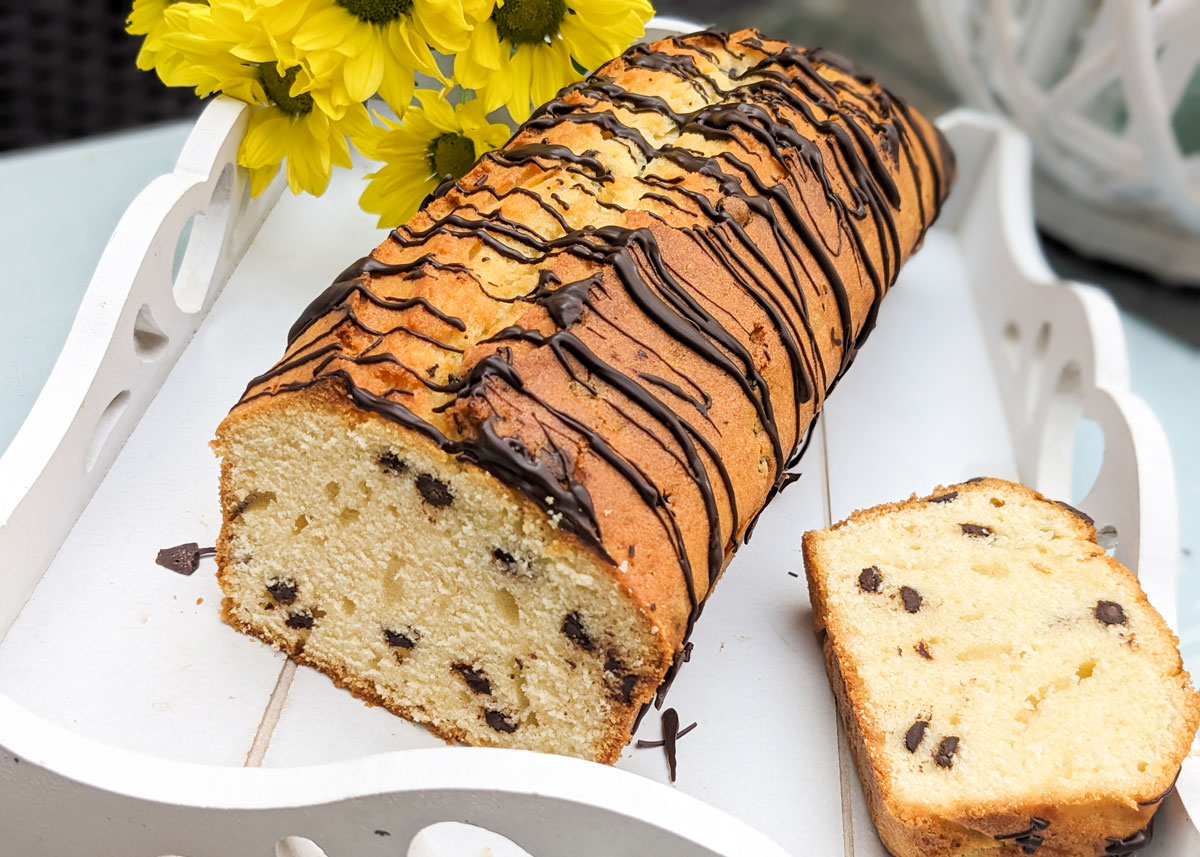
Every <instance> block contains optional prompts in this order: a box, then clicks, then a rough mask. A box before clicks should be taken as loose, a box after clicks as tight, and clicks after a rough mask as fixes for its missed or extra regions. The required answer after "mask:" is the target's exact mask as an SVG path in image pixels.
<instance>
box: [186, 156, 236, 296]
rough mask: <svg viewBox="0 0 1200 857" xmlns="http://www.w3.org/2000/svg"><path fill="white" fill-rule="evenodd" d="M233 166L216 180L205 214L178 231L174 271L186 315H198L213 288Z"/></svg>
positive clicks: (232, 176)
mask: <svg viewBox="0 0 1200 857" xmlns="http://www.w3.org/2000/svg"><path fill="white" fill-rule="evenodd" d="M233 179H234V167H233V164H227V165H226V167H225V169H224V170H223V171H222V173H221V175H220V177H219V178H218V179H217V185H216V187H215V188H213V193H212V197H211V199H210V200H209V203H208V206H207V207H206V208H205V209H204V211H202V212H199V213H197V214H193V215H192V216H191V217H190V218H188V221H187V223H185V224H184V226H183V228H182V229H181V230H179V238H178V239H177V240H176V243H175V259H174V263H173V266H172V271H171V280H172V282H173V283H174V293H175V302H176V303H177V304H178V305H179V308H180V309H181V310H183V311H184V312H197V311H198V310H199V309H200V307H202V306H203V305H204V299H205V298H206V297H207V296H208V291H209V288H210V287H211V286H212V279H213V274H214V272H215V271H216V269H217V263H218V262H219V261H220V257H221V248H222V246H223V245H224V243H225V227H226V226H227V224H228V221H229V211H230V203H231V202H232V199H233Z"/></svg>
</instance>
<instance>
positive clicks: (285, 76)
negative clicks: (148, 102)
mask: <svg viewBox="0 0 1200 857" xmlns="http://www.w3.org/2000/svg"><path fill="white" fill-rule="evenodd" d="M263 5H265V4H263ZM263 5H260V2H259V0H222V2H219V3H215V4H213V5H211V6H200V5H195V4H189V6H188V8H187V9H186V10H184V13H185V14H186V21H184V22H183V23H182V24H181V25H180V26H179V27H178V28H176V29H175V30H174V31H173V32H170V33H168V34H166V35H164V36H163V43H164V45H165V47H166V48H168V49H170V50H164V51H162V54H161V56H164V57H165V56H167V55H168V54H170V55H171V57H172V65H171V66H170V67H169V68H167V70H166V73H164V69H163V66H162V65H161V64H160V66H158V70H159V73H160V75H161V76H162V77H163V80H164V81H165V82H166V83H167V84H168V85H175V86H179V85H184V86H193V87H195V89H196V93H197V94H198V95H201V96H205V95H209V94H211V93H213V92H222V93H224V94H226V95H229V96H232V97H234V98H237V99H239V100H241V101H245V102H247V103H249V104H253V105H256V106H257V109H256V110H254V111H252V112H251V114H250V120H249V125H248V127H247V129H246V136H245V137H243V139H242V145H241V148H240V149H239V150H238V163H239V164H241V165H242V166H244V167H247V168H248V169H249V170H250V182H251V185H250V187H251V192H252V193H254V194H259V193H261V192H262V191H263V189H265V188H266V186H267V185H268V184H270V182H271V179H272V178H274V176H275V174H276V173H277V172H278V171H279V168H280V166H281V164H282V163H283V162H285V161H286V164H287V180H288V187H290V188H291V190H292V192H293V193H300V192H301V191H308V192H309V193H312V194H315V195H318V196H319V195H320V194H322V193H324V192H325V189H326V187H328V186H329V179H330V174H331V172H332V168H333V167H334V166H340V167H349V166H350V147H349V144H348V142H347V139H346V138H347V137H348V136H350V135H354V136H360V135H367V134H369V133H370V129H371V120H370V117H369V116H368V115H367V111H366V108H365V107H364V106H363V105H362V104H361V103H349V104H346V103H336V102H335V101H334V100H333V99H331V97H330V95H329V82H328V81H327V80H323V79H321V78H320V77H318V76H316V75H314V74H313V73H312V72H311V71H310V70H309V69H308V68H307V67H306V66H305V65H304V62H303V58H302V57H300V56H299V55H298V54H296V53H295V51H294V49H293V47H292V45H291V42H290V41H289V40H288V39H287V38H286V35H281V34H280V33H279V32H278V31H275V32H272V31H269V30H268V29H267V28H266V27H265V26H264V25H263V20H262V17H261V16H260V15H259V14H258V13H259V12H260V11H261V9H262V8H263ZM181 8H182V7H181V6H174V7H172V8H170V9H167V10H166V13H165V14H166V15H167V16H168V17H169V16H172V15H173V14H176V11H177V10H178V9H181ZM322 103H326V104H331V105H332V107H333V109H331V110H329V111H326V110H324V109H322V106H321V104H322Z"/></svg>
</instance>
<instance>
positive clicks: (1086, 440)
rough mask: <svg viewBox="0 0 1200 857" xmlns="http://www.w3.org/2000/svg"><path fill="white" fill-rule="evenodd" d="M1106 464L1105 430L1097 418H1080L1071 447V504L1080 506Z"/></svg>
mask: <svg viewBox="0 0 1200 857" xmlns="http://www.w3.org/2000/svg"><path fill="white" fill-rule="evenodd" d="M1103 464H1104V430H1103V429H1102V428H1100V424H1099V423H1097V422H1096V421H1095V420H1089V419H1087V418H1083V419H1080V420H1079V422H1077V423H1076V424H1075V440H1074V442H1073V446H1072V449H1071V504H1072V505H1074V506H1078V505H1080V504H1082V503H1083V500H1084V498H1085V497H1087V495H1088V494H1090V493H1091V492H1092V486H1094V485H1095V484H1096V477H1098V476H1099V475H1100V468H1101V466H1102V465H1103Z"/></svg>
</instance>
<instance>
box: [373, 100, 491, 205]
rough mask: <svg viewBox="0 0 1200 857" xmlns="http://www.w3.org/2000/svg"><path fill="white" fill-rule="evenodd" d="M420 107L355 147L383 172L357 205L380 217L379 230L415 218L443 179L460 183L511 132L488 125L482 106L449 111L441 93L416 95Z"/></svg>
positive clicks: (471, 103) (376, 175) (462, 106)
mask: <svg viewBox="0 0 1200 857" xmlns="http://www.w3.org/2000/svg"><path fill="white" fill-rule="evenodd" d="M416 95H417V100H418V101H419V102H420V106H419V107H417V106H414V107H411V108H409V110H408V112H407V113H405V114H404V121H403V123H402V124H401V123H395V122H391V121H389V120H387V119H384V118H383V117H380V118H381V120H382V121H383V122H384V123H385V124H386V125H387V128H379V127H378V126H376V127H375V129H374V131H373V132H371V133H369V134H368V135H366V136H364V137H362V138H358V137H356V138H355V143H356V144H357V145H358V148H359V149H360V150H362V152H363V154H365V155H366V156H367V157H370V158H374V159H375V160H379V161H384V166H383V167H381V168H380V169H379V170H377V171H376V172H374V173H371V174H370V175H368V176H367V178H368V179H369V180H370V184H369V185H367V189H366V190H365V191H364V192H363V195H362V198H361V199H360V200H359V205H361V206H362V208H363V210H364V211H369V212H371V213H373V214H378V215H379V225H380V226H381V227H388V226H398V225H399V224H401V223H404V222H405V221H406V220H408V219H409V218H410V217H412V216H413V214H414V213H416V211H417V208H419V207H420V205H421V201H422V200H423V199H424V198H425V197H426V196H428V195H429V194H430V193H431V192H432V191H433V190H434V188H436V187H437V186H438V184H439V183H440V182H441V181H442V179H443V178H445V177H446V176H447V175H449V176H453V177H454V178H456V179H458V178H462V177H463V176H464V175H466V173H467V171H468V170H470V169H471V167H472V166H474V165H475V162H476V161H477V160H479V158H480V156H482V155H483V153H484V152H488V151H491V150H492V149H494V148H496V147H497V146H501V145H503V144H504V143H505V142H506V141H507V140H508V138H509V137H510V136H511V135H512V129H510V128H509V127H508V126H507V125H503V124H500V123H498V122H489V121H488V117H487V111H486V110H484V105H483V102H481V101H479V100H473V101H468V102H466V103H463V104H458V105H457V106H455V107H451V106H450V104H449V103H448V102H447V101H446V99H445V97H444V96H443V95H441V94H440V93H436V92H431V91H429V90H425V89H423V90H419V91H418V92H417V93H416Z"/></svg>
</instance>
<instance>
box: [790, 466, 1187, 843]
mask: <svg viewBox="0 0 1200 857" xmlns="http://www.w3.org/2000/svg"><path fill="white" fill-rule="evenodd" d="M1094 536H1095V529H1094V527H1093V526H1092V522H1091V521H1090V520H1088V519H1087V518H1086V517H1084V516H1082V514H1081V513H1079V512H1077V511H1075V510H1074V509H1072V508H1071V507H1069V506H1064V505H1062V504H1058V503H1053V502H1051V501H1048V500H1046V499H1045V498H1043V497H1042V496H1041V495H1039V494H1037V493H1036V492H1033V491H1031V490H1029V489H1027V488H1023V487H1021V486H1018V485H1013V484H1011V483H1008V482H1003V481H1001V480H995V479H984V480H979V481H975V482H972V483H967V484H963V485H955V486H951V487H949V488H939V489H937V490H936V491H935V492H934V493H933V494H932V495H930V496H929V497H927V498H923V499H916V498H914V499H912V500H910V501H908V502H905V503H898V504H892V505H887V506H880V507H876V508H874V509H868V510H866V511H862V512H857V513H855V514H854V515H852V516H851V517H850V518H849V519H848V520H846V521H844V522H842V523H841V524H838V525H836V526H835V527H833V528H831V529H829V530H825V531H822V532H814V533H808V534H806V536H805V540H804V554H805V563H806V567H807V571H808V576H809V586H810V591H811V594H812V602H813V605H814V614H815V622H816V626H817V629H818V631H821V632H824V638H825V648H826V658H827V661H828V664H829V671H830V677H831V681H832V683H833V685H834V690H835V693H836V694H837V696H838V697H839V708H840V709H841V711H842V714H843V716H844V717H845V718H846V721H847V725H848V728H849V731H850V733H851V734H852V741H853V743H854V744H855V745H856V746H855V753H856V760H857V762H858V766H859V772H860V776H861V778H862V779H863V781H864V787H865V790H866V791H867V793H868V796H869V800H870V802H871V804H872V814H873V816H874V817H875V820H876V823H877V825H878V827H879V829H880V833H881V835H882V836H883V838H884V842H885V844H887V845H888V847H889V848H890V849H891V850H892V851H893V852H894V853H896V854H897V855H901V857H906V855H909V854H935V855H939V854H947V855H950V854H955V855H957V854H964V853H971V854H976V853H978V854H985V853H997V854H1000V853H1018V852H1019V851H1020V850H1021V849H1022V848H1024V847H1025V846H1029V847H1034V846H1037V847H1040V846H1041V845H1042V844H1045V845H1046V853H1053V854H1063V855H1076V854H1078V855H1093V854H1097V853H1103V852H1104V848H1105V847H1106V845H1107V844H1109V843H1110V840H1109V839H1108V838H1107V837H1114V838H1115V839H1117V840H1119V839H1122V838H1124V837H1127V836H1130V835H1133V834H1135V833H1136V832H1137V831H1139V830H1141V829H1142V828H1144V827H1145V826H1146V824H1147V823H1148V822H1149V820H1150V817H1151V816H1152V814H1153V812H1154V810H1155V809H1156V808H1157V802H1158V800H1160V799H1161V796H1162V795H1163V793H1164V792H1165V791H1167V790H1168V789H1169V787H1170V785H1171V783H1172V782H1173V780H1174V777H1175V776H1176V774H1177V772H1178V770H1179V766H1180V764H1181V762H1182V760H1183V758H1184V757H1185V756H1186V754H1187V752H1188V747H1189V745H1190V743H1191V740H1192V737H1193V735H1194V734H1195V732H1196V727H1197V722H1198V721H1200V698H1198V697H1197V695H1196V693H1195V691H1194V690H1193V689H1192V686H1191V683H1190V680H1189V677H1188V674H1187V673H1186V672H1185V671H1184V670H1183V667H1182V662H1181V660H1180V656H1179V652H1178V649H1177V641H1176V639H1175V637H1174V635H1173V634H1172V633H1171V631H1170V629H1169V628H1167V626H1166V624H1165V623H1164V622H1163V620H1162V618H1161V617H1160V616H1159V615H1158V613H1157V612H1156V611H1155V610H1154V608H1153V607H1152V606H1150V604H1149V603H1148V602H1147V601H1146V597H1145V595H1144V594H1143V593H1142V591H1141V588H1140V587H1139V586H1138V583H1137V581H1136V579H1135V578H1134V577H1133V575H1132V574H1130V573H1129V571H1128V570H1126V569H1125V568H1124V567H1123V566H1121V565H1119V564H1118V563H1116V562H1115V561H1114V560H1112V559H1111V558H1109V557H1108V556H1107V555H1106V554H1105V552H1104V549H1103V548H1101V547H1100V546H1099V545H1098V544H1097V543H1096V541H1095V538H1094ZM1034 819H1036V820H1037V821H1036V823H1035V822H1034V821H1033V820H1034ZM1043 822H1045V824H1043ZM1018 839H1019V840H1021V841H1019V842H1018V841H1017V840H1018ZM972 849H975V850H972ZM1025 853H1032V852H1030V851H1026V852H1025ZM1110 853H1112V852H1110Z"/></svg>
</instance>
